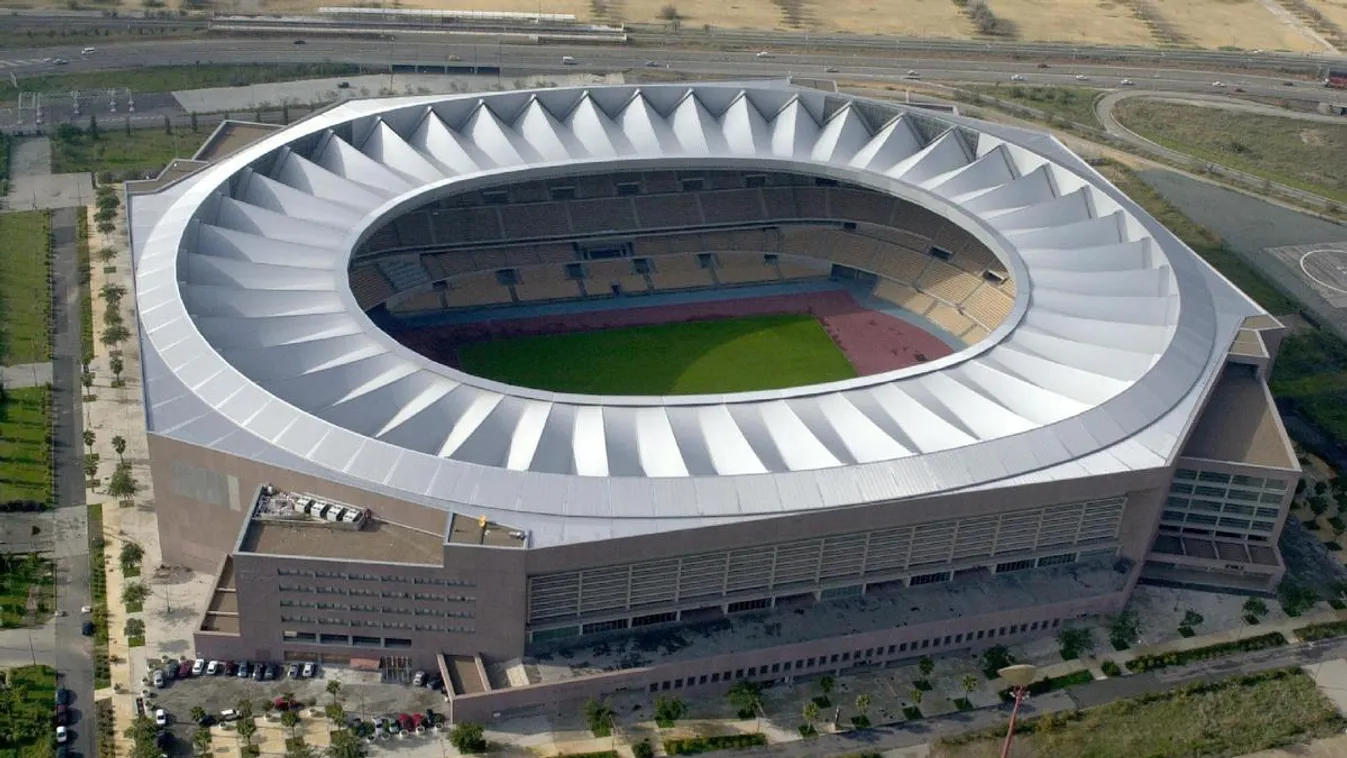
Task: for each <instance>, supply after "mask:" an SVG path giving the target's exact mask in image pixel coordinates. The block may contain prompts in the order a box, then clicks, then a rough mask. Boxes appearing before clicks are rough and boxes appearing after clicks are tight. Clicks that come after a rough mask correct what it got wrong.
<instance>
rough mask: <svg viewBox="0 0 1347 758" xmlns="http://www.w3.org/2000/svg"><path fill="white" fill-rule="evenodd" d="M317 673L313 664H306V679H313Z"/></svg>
mask: <svg viewBox="0 0 1347 758" xmlns="http://www.w3.org/2000/svg"><path fill="white" fill-rule="evenodd" d="M315 673H317V671H316V669H314V667H313V664H312V663H306V664H304V678H305V679H311V678H313V675H314V674H315Z"/></svg>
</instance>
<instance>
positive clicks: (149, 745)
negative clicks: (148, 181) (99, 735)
mask: <svg viewBox="0 0 1347 758" xmlns="http://www.w3.org/2000/svg"><path fill="white" fill-rule="evenodd" d="M133 620H135V619H133ZM158 733H159V727H158V726H157V725H156V724H155V723H154V721H152V720H151V719H150V718H149V717H148V716H138V717H136V720H135V721H133V722H131V726H128V727H127V728H126V731H124V732H123V734H124V735H126V738H127V739H129V740H131V742H132V748H131V758H159V746H158V745H157V744H156V743H155V738H156V736H157V735H158Z"/></svg>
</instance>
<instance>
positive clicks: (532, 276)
mask: <svg viewBox="0 0 1347 758" xmlns="http://www.w3.org/2000/svg"><path fill="white" fill-rule="evenodd" d="M514 292H515V295H516V296H517V297H518V298H519V300H520V301H521V302H535V301H538V300H569V299H574V298H577V297H579V296H580V284H579V282H577V281H575V280H574V279H567V278H566V271H565V269H564V268H560V267H557V266H534V267H533V268H528V269H523V270H521V271H520V272H519V280H518V281H516V282H515V285H514Z"/></svg>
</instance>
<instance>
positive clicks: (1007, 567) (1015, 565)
mask: <svg viewBox="0 0 1347 758" xmlns="http://www.w3.org/2000/svg"><path fill="white" fill-rule="evenodd" d="M1166 513H1168V511H1166ZM1033 567H1034V559H1033V558H1027V559H1025V560H1022V561H1011V562H1009V563H998V564H996V573H998V574H1005V573H1008V572H1011V571H1024V570H1025V569H1031V568H1033Z"/></svg>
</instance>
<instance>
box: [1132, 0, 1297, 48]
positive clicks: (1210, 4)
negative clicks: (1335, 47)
mask: <svg viewBox="0 0 1347 758" xmlns="http://www.w3.org/2000/svg"><path fill="white" fill-rule="evenodd" d="M1151 5H1152V7H1154V8H1155V9H1156V11H1158V12H1159V14H1160V15H1161V16H1162V17H1164V19H1165V20H1167V21H1168V22H1169V23H1170V24H1172V25H1173V26H1174V27H1175V29H1177V30H1178V31H1179V32H1181V33H1183V34H1184V35H1187V36H1188V38H1190V39H1191V40H1193V42H1195V43H1196V44H1198V45H1200V46H1202V47H1208V48H1217V47H1225V46H1232V47H1241V48H1244V49H1246V50H1290V51H1293V52H1312V51H1316V50H1318V49H1319V46H1318V45H1316V44H1315V43H1314V42H1313V41H1312V40H1310V39H1309V38H1307V37H1305V36H1304V35H1302V34H1301V33H1300V32H1298V31H1297V30H1296V29H1295V28H1293V27H1290V26H1287V25H1286V24H1283V23H1282V21H1281V20H1280V19H1278V18H1277V17H1276V16H1273V15H1272V14H1271V13H1270V12H1269V11H1268V10H1267V9H1266V8H1264V7H1263V6H1262V5H1261V4H1260V3H1259V2H1258V0H1154V1H1153V2H1152V3H1151Z"/></svg>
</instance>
